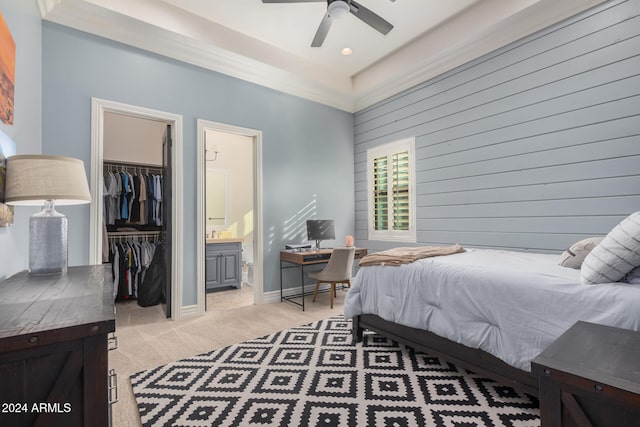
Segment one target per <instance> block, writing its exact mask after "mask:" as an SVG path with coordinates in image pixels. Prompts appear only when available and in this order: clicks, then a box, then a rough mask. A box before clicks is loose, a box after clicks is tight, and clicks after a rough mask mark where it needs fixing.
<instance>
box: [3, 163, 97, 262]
mask: <svg viewBox="0 0 640 427" xmlns="http://www.w3.org/2000/svg"><path fill="white" fill-rule="evenodd" d="M6 172H7V175H6V188H5V203H7V204H9V205H42V206H43V208H42V211H40V212H38V213H36V214H33V215H32V216H31V218H29V272H30V273H31V274H56V273H64V272H66V271H67V254H68V250H67V217H66V216H65V215H63V214H61V213H59V212H56V210H55V209H54V204H58V205H77V204H82V203H90V202H91V194H90V193H89V185H88V184H87V176H86V175H85V171H84V163H83V162H82V160H79V159H74V158H71V157H63V156H48V155H31V154H29V155H17V156H11V157H8V158H7V170H6Z"/></svg>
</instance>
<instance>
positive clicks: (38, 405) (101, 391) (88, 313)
mask: <svg viewBox="0 0 640 427" xmlns="http://www.w3.org/2000/svg"><path fill="white" fill-rule="evenodd" d="M114 331H115V310H114V298H113V279H112V273H111V266H110V265H99V266H82V267H71V268H69V269H68V272H67V273H66V274H64V275H52V276H30V275H29V274H28V273H27V272H20V273H18V274H16V275H14V276H12V277H10V278H9V279H7V280H5V281H3V282H0V384H1V385H2V386H0V426H32V425H33V426H46V427H51V426H92V427H93V426H108V425H109V423H110V407H109V400H110V388H109V385H110V384H113V381H110V380H113V378H110V377H109V372H108V360H107V351H108V349H107V347H108V338H109V334H110V333H112V332H114Z"/></svg>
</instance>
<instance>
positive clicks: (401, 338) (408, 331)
mask: <svg viewBox="0 0 640 427" xmlns="http://www.w3.org/2000/svg"><path fill="white" fill-rule="evenodd" d="M365 329H370V330H372V331H375V332H377V333H379V334H380V335H383V336H385V337H387V338H390V339H392V340H394V341H397V342H400V343H403V344H405V345H408V346H409V347H411V348H413V349H415V350H419V351H423V352H425V353H428V354H430V355H433V356H436V357H440V358H442V359H444V360H446V361H448V362H451V363H453V364H454V365H456V366H458V367H461V368H465V369H468V370H470V371H472V372H474V373H476V374H479V375H484V376H487V377H488V378H491V379H493V380H495V381H497V382H499V383H501V384H505V385H509V386H512V387H514V388H517V389H519V390H521V391H523V392H525V393H529V394H531V395H534V396H538V379H537V377H536V376H535V375H534V374H532V373H531V372H526V371H523V370H521V369H517V368H514V367H513V366H511V365H508V364H506V363H505V362H503V361H502V360H500V359H498V358H497V357H495V356H493V355H491V354H489V353H487V352H485V351H482V350H478V349H475V348H471V347H467V346H465V345H462V344H458V343H455V342H453V341H450V340H448V339H446V338H442V337H440V336H438V335H436V334H434V333H431V332H428V331H424V330H421V329H415V328H410V327H408V326H403V325H399V324H397V323H392V322H389V321H387V320H384V319H382V318H380V317H378V316H376V315H373V314H361V315H359V316H356V317H355V318H354V319H353V338H354V340H355V342H360V341H362V335H363V332H364V330H365Z"/></svg>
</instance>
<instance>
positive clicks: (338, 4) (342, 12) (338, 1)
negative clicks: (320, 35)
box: [327, 0, 349, 19]
mask: <svg viewBox="0 0 640 427" xmlns="http://www.w3.org/2000/svg"><path fill="white" fill-rule="evenodd" d="M327 13H328V14H329V17H330V18H333V19H340V18H344V17H345V16H347V15H348V14H349V5H348V4H347V2H346V1H343V0H335V1H333V2H331V3H329V6H328V7H327Z"/></svg>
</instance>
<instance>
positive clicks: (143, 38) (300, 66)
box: [38, 0, 354, 112]
mask: <svg viewBox="0 0 640 427" xmlns="http://www.w3.org/2000/svg"><path fill="white" fill-rule="evenodd" d="M38 6H39V8H40V13H41V16H42V18H43V19H44V20H47V21H50V22H54V23H57V24H60V25H63V26H67V27H71V28H74V29H77V30H80V31H83V32H86V33H90V34H93V35H96V36H100V37H104V38H107V39H110V40H114V41H116V42H120V43H123V44H127V45H130V46H133V47H137V48H140V49H144V50H147V51H150V52H153V53H157V54H160V55H163V56H167V57H170V58H173V59H177V60H179V61H183V62H186V63H189V64H192V65H197V66H199V67H203V68H206V69H209V70H212V71H216V72H219V73H221V74H225V75H228V76H231V77H235V78H238V79H241V80H245V81H249V82H252V83H255V84H258V85H261V86H265V87H268V88H271V89H275V90H278V91H281V92H284V93H288V94H291V95H295V96H298V97H301V98H304V99H308V100H311V101H315V102H318V103H321V104H325V105H329V106H331V107H335V108H338V109H340V110H344V111H348V112H353V111H354V103H353V91H352V87H351V79H350V78H349V77H347V76H337V75H335V73H332V72H330V71H329V70H322V69H319V68H320V67H318V66H317V65H313V64H309V63H306V62H305V61H303V60H300V59H299V58H295V57H293V56H292V55H290V54H286V53H283V52H282V51H277V49H275V48H274V47H272V46H268V45H266V44H264V46H262V51H263V52H264V55H268V56H269V57H270V58H273V61H272V62H273V64H269V63H267V62H265V61H267V60H268V58H265V60H264V61H260V60H256V59H253V58H250V57H248V56H246V55H241V54H238V53H236V52H232V51H230V50H227V49H223V48H221V47H219V46H217V45H216V44H214V43H212V42H211V40H207V38H206V37H205V36H206V35H202V37H196V36H194V34H193V33H194V32H195V31H196V30H197V27H194V26H189V27H186V28H188V30H189V31H190V32H191V34H188V35H185V34H181V33H179V32H177V31H169V30H166V29H164V28H160V27H158V26H155V25H152V24H150V23H147V22H143V21H141V20H139V19H135V18H132V17H130V16H125V15H122V14H120V13H117V12H115V11H113V10H110V9H106V8H104V7H101V6H99V5H96V4H93V3H91V2H89V1H86V0H38ZM192 19H193V17H192ZM197 24H202V23H201V22H199V23H197ZM194 28H195V29H196V30H194ZM196 35H197V33H196ZM208 37H209V38H211V36H208Z"/></svg>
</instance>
